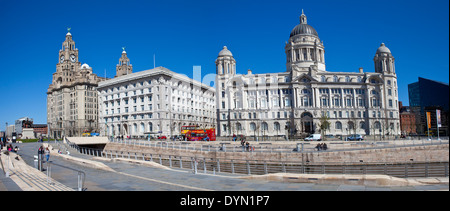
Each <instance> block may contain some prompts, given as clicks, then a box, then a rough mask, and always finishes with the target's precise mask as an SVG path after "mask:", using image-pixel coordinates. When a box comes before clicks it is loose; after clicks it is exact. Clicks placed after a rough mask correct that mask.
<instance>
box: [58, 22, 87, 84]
mask: <svg viewBox="0 0 450 211" xmlns="http://www.w3.org/2000/svg"><path fill="white" fill-rule="evenodd" d="M68 30H69V32H67V34H66V40H64V42H63V44H62V48H61V50H59V63H58V64H57V65H56V73H55V74H53V84H55V82H56V83H58V81H57V80H58V79H60V80H62V81H59V83H66V82H71V80H72V77H71V76H73V75H74V72H76V71H78V70H79V69H80V68H81V63H80V62H79V61H78V49H76V48H75V42H74V41H73V40H72V34H71V33H70V28H69V29H68ZM58 73H60V74H58Z"/></svg>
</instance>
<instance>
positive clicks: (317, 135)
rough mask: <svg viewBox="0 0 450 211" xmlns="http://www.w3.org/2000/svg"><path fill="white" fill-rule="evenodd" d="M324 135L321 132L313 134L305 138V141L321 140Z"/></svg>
mask: <svg viewBox="0 0 450 211" xmlns="http://www.w3.org/2000/svg"><path fill="white" fill-rule="evenodd" d="M321 140H322V135H321V134H311V135H310V136H308V137H306V138H305V141H321Z"/></svg>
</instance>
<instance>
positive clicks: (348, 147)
mask: <svg viewBox="0 0 450 211" xmlns="http://www.w3.org/2000/svg"><path fill="white" fill-rule="evenodd" d="M110 141H111V142H112V143H120V144H127V145H140V146H149V147H160V148H166V149H169V148H171V149H179V150H198V151H208V152H210V151H223V152H247V151H251V152H253V153H269V152H270V153H273V152H279V153H297V152H305V153H307V152H317V151H318V152H319V153H320V152H336V151H352V150H369V149H388V148H398V147H416V146H429V145H442V144H449V140H448V139H447V140H443V139H441V140H424V139H422V140H396V141H391V142H389V141H354V142H353V141H352V142H344V141H330V142H326V143H327V144H328V146H327V149H326V150H319V149H318V148H317V144H318V143H324V142H305V141H296V142H292V144H288V145H283V146H281V145H275V144H276V143H274V145H272V143H268V142H253V143H258V144H252V145H251V146H250V148H249V149H248V148H247V147H245V146H241V145H235V144H234V145H232V146H227V145H228V144H229V143H230V142H223V143H220V145H218V144H207V143H204V144H197V143H196V142H185V141H147V140H136V139H130V140H127V139H124V140H120V139H110ZM227 143H228V144H227ZM299 145H301V147H300V146H299Z"/></svg>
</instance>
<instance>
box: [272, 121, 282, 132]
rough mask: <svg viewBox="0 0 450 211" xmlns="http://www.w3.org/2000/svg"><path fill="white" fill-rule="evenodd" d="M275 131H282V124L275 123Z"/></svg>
mask: <svg viewBox="0 0 450 211" xmlns="http://www.w3.org/2000/svg"><path fill="white" fill-rule="evenodd" d="M273 130H275V131H280V130H281V127H280V123H278V122H275V123H274V124H273Z"/></svg>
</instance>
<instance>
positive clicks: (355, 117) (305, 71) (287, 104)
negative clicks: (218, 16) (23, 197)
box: [215, 13, 400, 136]
mask: <svg viewBox="0 0 450 211" xmlns="http://www.w3.org/2000/svg"><path fill="white" fill-rule="evenodd" d="M285 53H286V71H285V72H279V73H265V74H256V73H253V72H252V71H251V70H248V73H247V74H236V60H235V59H234V57H233V54H232V53H231V51H230V50H229V49H227V47H224V48H223V49H222V50H221V51H220V52H219V55H218V57H217V59H216V61H215V63H216V73H217V76H216V88H217V90H216V93H217V94H216V108H217V133H218V135H219V136H229V135H233V134H244V135H247V136H254V135H255V136H277V135H291V136H292V135H297V136H298V135H306V134H311V133H320V132H321V131H320V127H319V125H320V118H321V117H325V116H326V117H328V118H329V120H328V121H329V122H330V123H331V124H330V126H329V128H328V129H327V131H326V133H327V134H333V135H347V134H355V133H357V134H362V135H379V134H384V135H388V134H391V135H392V134H400V123H399V112H398V94H397V93H398V88H397V76H396V73H395V59H394V57H393V56H392V53H391V51H390V50H389V49H388V48H387V47H386V46H385V44H384V43H381V45H380V46H379V48H378V49H376V52H375V55H374V58H373V61H374V65H375V72H365V71H364V70H363V69H362V68H360V69H359V71H357V72H336V71H328V70H327V69H326V65H325V46H324V44H323V42H322V40H321V39H320V38H319V35H318V33H317V31H316V30H315V29H314V28H313V27H312V26H310V25H308V22H307V18H306V15H305V14H303V13H302V15H301V16H300V23H299V24H298V25H297V26H295V27H294V28H293V29H292V31H291V33H290V36H289V41H288V42H287V43H286V46H285Z"/></svg>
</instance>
